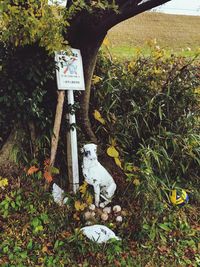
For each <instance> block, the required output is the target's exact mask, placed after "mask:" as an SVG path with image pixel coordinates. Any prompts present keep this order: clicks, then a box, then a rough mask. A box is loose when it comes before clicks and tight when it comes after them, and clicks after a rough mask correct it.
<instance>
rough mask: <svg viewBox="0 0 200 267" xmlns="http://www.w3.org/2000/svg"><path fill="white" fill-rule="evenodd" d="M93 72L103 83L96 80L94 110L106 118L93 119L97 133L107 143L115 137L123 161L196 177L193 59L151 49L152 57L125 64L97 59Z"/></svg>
mask: <svg viewBox="0 0 200 267" xmlns="http://www.w3.org/2000/svg"><path fill="white" fill-rule="evenodd" d="M96 74H97V75H98V76H100V77H101V78H102V82H101V83H97V84H95V85H94V87H95V90H93V98H92V102H93V110H95V109H97V110H99V111H100V112H101V115H102V117H103V118H104V119H105V118H106V120H107V121H106V125H102V124H99V123H96V122H95V127H96V133H97V134H98V135H99V136H100V138H102V137H103V138H105V140H107V143H110V139H111V138H112V139H115V140H116V143H117V145H118V146H119V148H120V150H121V155H123V157H124V160H125V162H127V161H128V162H130V163H132V164H135V165H136V166H139V167H140V169H141V173H142V176H144V177H146V178H147V177H148V176H149V178H150V177H151V176H154V177H159V178H160V179H161V180H169V181H170V183H173V182H175V181H176V182H180V181H182V182H183V181H184V179H185V180H190V179H193V181H196V180H197V177H198V176H199V163H200V162H199V157H200V154H199V153H200V151H199V145H200V139H199V126H200V125H199V104H198V101H199V93H197V88H198V87H199V79H198V74H197V65H195V60H190V59H185V58H179V57H177V58H176V57H175V56H171V57H170V58H166V57H164V52H163V51H162V50H160V49H155V50H152V52H151V57H147V58H144V57H143V56H142V55H139V56H138V57H137V58H136V59H134V60H133V61H131V62H127V63H126V64H121V63H112V62H111V61H109V60H106V59H105V58H104V59H102V58H101V59H100V61H99V64H98V69H97V73H96ZM119 77H120V78H119ZM104 99H106V101H105V100H104ZM102 103H103V105H102ZM151 178H152V177H151Z"/></svg>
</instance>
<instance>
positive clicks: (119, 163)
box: [114, 158, 123, 169]
mask: <svg viewBox="0 0 200 267" xmlns="http://www.w3.org/2000/svg"><path fill="white" fill-rule="evenodd" d="M114 160H115V163H116V165H117V166H118V167H120V169H123V168H122V163H121V161H120V159H119V158H114Z"/></svg>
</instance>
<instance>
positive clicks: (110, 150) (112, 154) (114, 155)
mask: <svg viewBox="0 0 200 267" xmlns="http://www.w3.org/2000/svg"><path fill="white" fill-rule="evenodd" d="M107 154H108V156H110V157H112V158H118V157H119V152H118V151H117V150H116V148H115V147H114V146H109V148H108V149H107Z"/></svg>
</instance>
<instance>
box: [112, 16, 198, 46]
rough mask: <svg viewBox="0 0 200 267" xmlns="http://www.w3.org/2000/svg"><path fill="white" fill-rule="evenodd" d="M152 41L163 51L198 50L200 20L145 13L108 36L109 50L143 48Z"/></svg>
mask: <svg viewBox="0 0 200 267" xmlns="http://www.w3.org/2000/svg"><path fill="white" fill-rule="evenodd" d="M154 38H156V40H157V43H158V44H159V45H161V46H162V47H163V48H166V49H174V50H176V51H178V50H180V49H182V48H187V47H190V48H192V49H194V48H197V47H199V46H200V16H185V15H169V14H163V13H157V12H145V13H143V14H140V15H138V16H136V17H134V18H131V19H129V20H126V21H124V22H122V23H120V24H118V25H117V26H115V27H113V28H112V29H111V30H110V31H109V32H108V39H109V41H110V43H111V46H112V47H120V46H121V47H122V46H129V47H130V46H144V45H145V43H146V41H148V40H152V39H154Z"/></svg>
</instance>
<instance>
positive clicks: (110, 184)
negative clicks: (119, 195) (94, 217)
mask: <svg viewBox="0 0 200 267" xmlns="http://www.w3.org/2000/svg"><path fill="white" fill-rule="evenodd" d="M82 152H83V164H82V170H83V176H84V178H85V180H86V182H87V183H88V184H90V185H92V186H93V187H94V193H95V205H96V206H97V207H98V206H99V202H100V197H102V198H103V199H104V200H105V201H104V202H102V203H100V207H101V208H104V207H105V206H106V205H107V204H108V203H110V202H111V200H112V197H113V196H114V193H115V190H116V183H115V181H114V180H113V178H112V176H111V175H110V174H109V173H108V171H107V170H106V169H105V168H104V167H103V166H102V165H101V164H100V163H99V161H98V159H97V146H96V145H95V144H87V145H84V146H83V149H82Z"/></svg>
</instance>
